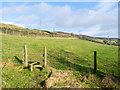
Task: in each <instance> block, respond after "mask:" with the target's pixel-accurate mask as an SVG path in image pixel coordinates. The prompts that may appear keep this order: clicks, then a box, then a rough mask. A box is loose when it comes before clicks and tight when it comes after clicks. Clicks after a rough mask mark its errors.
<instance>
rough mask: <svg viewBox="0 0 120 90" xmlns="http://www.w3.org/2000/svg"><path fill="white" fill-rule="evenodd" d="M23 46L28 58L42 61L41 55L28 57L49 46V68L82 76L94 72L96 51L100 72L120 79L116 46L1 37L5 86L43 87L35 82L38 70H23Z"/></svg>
mask: <svg viewBox="0 0 120 90" xmlns="http://www.w3.org/2000/svg"><path fill="white" fill-rule="evenodd" d="M24 43H26V44H27V47H28V59H32V60H43V58H42V57H40V56H36V57H32V56H29V54H43V51H44V50H43V49H44V47H45V46H46V47H47V54H48V59H47V60H48V65H49V66H51V67H53V68H55V69H59V70H72V71H78V72H79V73H82V74H83V73H88V72H93V67H94V66H93V65H94V63H93V62H94V61H93V52H94V51H97V53H98V59H97V60H98V72H97V73H99V74H108V73H109V74H111V73H112V72H114V76H116V77H117V76H118V70H117V61H118V59H117V58H118V51H117V50H118V47H117V46H109V45H104V44H98V43H93V42H90V41H86V40H81V39H39V38H27V37H17V36H11V35H2V63H3V69H2V77H3V87H7V88H8V87H40V86H39V84H38V82H36V83H35V82H33V81H32V80H33V78H34V77H35V75H37V74H36V73H38V72H37V71H38V69H36V70H35V72H30V71H29V70H27V69H22V68H23V65H22V64H21V62H20V60H22V59H23V48H24ZM45 74H46V73H45ZM98 77H99V75H98ZM43 79H45V78H43ZM40 80H41V79H39V82H40ZM41 82H42V81H41Z"/></svg>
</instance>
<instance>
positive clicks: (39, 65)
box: [34, 65, 43, 67]
mask: <svg viewBox="0 0 120 90" xmlns="http://www.w3.org/2000/svg"><path fill="white" fill-rule="evenodd" d="M34 67H43V66H42V65H34Z"/></svg>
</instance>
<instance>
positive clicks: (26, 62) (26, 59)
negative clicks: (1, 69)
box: [25, 44, 28, 67]
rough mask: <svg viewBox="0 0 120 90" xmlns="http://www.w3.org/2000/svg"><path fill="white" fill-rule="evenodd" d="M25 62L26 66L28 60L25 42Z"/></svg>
mask: <svg viewBox="0 0 120 90" xmlns="http://www.w3.org/2000/svg"><path fill="white" fill-rule="evenodd" d="M25 63H26V67H27V66H28V60H27V45H26V44H25Z"/></svg>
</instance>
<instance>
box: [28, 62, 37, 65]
mask: <svg viewBox="0 0 120 90" xmlns="http://www.w3.org/2000/svg"><path fill="white" fill-rule="evenodd" d="M36 63H38V62H34V63H31V64H29V65H33V64H36Z"/></svg>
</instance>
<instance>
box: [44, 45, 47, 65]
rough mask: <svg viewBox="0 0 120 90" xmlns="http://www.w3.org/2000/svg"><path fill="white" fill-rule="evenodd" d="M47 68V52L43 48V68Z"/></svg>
mask: <svg viewBox="0 0 120 90" xmlns="http://www.w3.org/2000/svg"><path fill="white" fill-rule="evenodd" d="M46 66H47V50H46V47H45V48H44V67H46Z"/></svg>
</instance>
